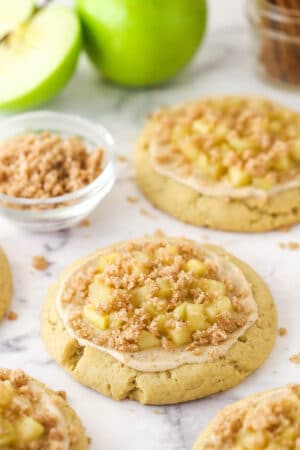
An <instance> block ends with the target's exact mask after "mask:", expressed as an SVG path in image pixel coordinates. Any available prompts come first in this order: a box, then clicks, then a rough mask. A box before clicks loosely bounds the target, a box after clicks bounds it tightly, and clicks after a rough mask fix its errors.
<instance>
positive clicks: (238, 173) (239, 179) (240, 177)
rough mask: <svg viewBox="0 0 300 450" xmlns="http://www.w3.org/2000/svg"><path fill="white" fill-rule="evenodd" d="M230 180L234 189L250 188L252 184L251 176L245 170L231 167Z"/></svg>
mask: <svg viewBox="0 0 300 450" xmlns="http://www.w3.org/2000/svg"><path fill="white" fill-rule="evenodd" d="M229 180H230V182H231V184H232V186H234V187H241V186H248V185H249V184H250V183H251V176H250V174H249V173H247V172H246V171H245V170H242V169H239V168H238V167H231V169H229Z"/></svg>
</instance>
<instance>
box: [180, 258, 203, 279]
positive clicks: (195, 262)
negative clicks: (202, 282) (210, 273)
mask: <svg viewBox="0 0 300 450" xmlns="http://www.w3.org/2000/svg"><path fill="white" fill-rule="evenodd" d="M184 269H185V270H186V271H187V272H192V273H194V274H195V275H198V276H199V277H202V276H203V275H205V274H206V272H207V270H208V267H207V264H205V262H202V261H200V260H199V259H195V258H192V259H189V260H188V262H187V263H186V265H185V267H184Z"/></svg>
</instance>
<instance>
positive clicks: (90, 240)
mask: <svg viewBox="0 0 300 450" xmlns="http://www.w3.org/2000/svg"><path fill="white" fill-rule="evenodd" d="M224 3H225V2H221V1H220V0H212V13H213V14H214V15H215V14H219V15H218V17H216V16H213V15H212V17H211V21H212V27H211V32H210V34H209V35H208V38H207V41H206V45H205V48H204V49H203V51H202V52H200V54H199V57H198V58H197V59H196V60H195V61H194V63H193V64H192V65H191V66H190V67H189V68H188V69H187V70H186V71H185V73H184V74H182V75H181V76H180V77H179V78H178V79H177V80H175V81H174V82H173V83H171V84H169V85H167V86H164V87H162V88H157V89H151V90H148V91H141V90H140V91H129V90H122V89H120V88H117V87H114V86H112V85H110V84H109V83H106V82H103V81H101V80H100V79H99V77H98V76H97V75H96V74H95V72H94V71H93V70H92V69H91V67H90V66H89V65H88V64H87V63H86V61H85V60H84V59H83V60H82V62H81V64H80V67H79V69H78V72H77V74H76V76H75V78H74V79H73V81H72V82H71V83H70V84H69V86H68V87H67V88H66V89H65V90H64V92H63V93H62V94H61V95H60V96H59V97H57V98H56V99H55V100H53V101H52V102H51V103H49V104H48V105H46V107H45V108H47V109H53V110H60V111H66V112H72V113H78V114H81V115H83V116H86V117H89V118H90V119H92V120H94V121H95V122H101V123H102V124H104V125H105V126H107V127H108V128H109V129H110V131H111V132H112V133H113V134H114V136H115V138H116V140H117V147H118V151H119V153H120V154H124V155H127V156H128V157H130V154H131V150H132V146H133V143H134V140H135V137H136V134H137V131H138V130H139V128H140V127H141V126H142V124H143V122H144V118H145V116H146V115H147V113H148V112H150V111H151V110H152V109H153V108H155V107H157V106H159V105H162V104H166V103H172V102H175V101H181V100H184V99H189V98H192V97H195V96H201V95H208V94H220V93H249V94H252V93H258V94H265V95H269V96H270V97H272V98H273V99H275V100H280V101H282V102H283V103H285V104H286V105H290V106H294V107H296V108H297V107H298V108H299V109H300V101H299V94H298V96H297V95H296V94H293V93H291V92H284V91H279V90H275V89H274V88H272V87H271V86H268V85H266V84H264V83H263V82H262V81H261V80H260V79H258V78H256V76H255V74H254V73H253V70H252V66H251V52H250V48H249V42H248V30H247V29H246V28H245V23H244V21H243V18H242V8H241V3H242V2H240V0H237V1H235V0H231V1H230V2H228V4H230V5H231V7H229V8H227V10H226V11H221V8H220V5H221V4H222V7H223V8H224ZM223 19H224V20H223ZM127 195H135V196H138V198H139V203H137V204H134V205H132V204H128V203H127V202H126V196H127ZM141 208H145V209H146V210H147V211H149V212H150V213H151V216H152V217H146V216H144V215H142V214H141V213H140V209H141ZM91 221H92V226H91V227H89V228H76V229H73V230H68V231H63V232H60V233H54V234H47V235H33V234H30V233H28V232H25V231H22V230H20V229H19V228H17V226H15V225H14V224H12V223H9V222H7V221H6V220H4V219H0V245H1V246H3V247H4V249H5V250H6V252H7V254H8V255H9V258H10V261H11V265H12V269H13V275H14V285H15V291H14V299H13V305H12V309H13V310H15V311H17V313H18V314H19V318H18V320H17V321H16V322H9V321H5V322H4V323H2V324H1V329H0V366H7V367H23V368H24V369H25V370H26V371H28V372H29V373H30V374H31V375H33V376H35V377H37V378H39V379H41V380H43V381H44V382H46V383H47V384H48V385H49V386H51V387H52V388H55V389H65V390H66V391H67V392H68V397H69V401H70V402H71V404H72V405H73V406H74V407H75V408H76V410H77V411H78V414H79V415H80V416H81V418H82V420H83V422H84V424H85V426H86V428H87V432H88V434H89V436H91V437H92V446H91V449H92V450H101V449H105V450H120V449H124V450H141V449H142V448H143V449H144V450H157V449H164V450H190V449H191V447H192V444H193V442H194V440H195V438H196V436H197V434H198V433H199V432H200V431H201V429H202V428H203V426H205V424H206V423H207V422H208V420H209V419H210V417H212V416H213V415H214V414H215V413H216V411H218V410H219V409H220V408H221V407H223V406H224V405H226V404H228V403H230V402H232V401H234V400H236V399H239V398H241V397H243V396H246V395H248V394H251V393H253V392H256V391H259V390H262V389H266V388H271V387H274V386H279V385H282V384H285V383H288V382H297V381H298V382H299V381H300V368H299V367H297V366H294V365H293V364H292V363H290V362H289V360H288V359H289V356H291V355H292V354H294V353H297V352H299V351H300V339H299V320H300V297H299V292H300V276H299V275H300V250H298V251H294V252H291V251H288V250H282V249H280V248H279V247H278V243H279V242H287V241H291V240H298V241H300V235H299V232H300V227H295V228H294V229H293V230H292V231H290V232H289V233H283V232H274V233H269V234H258V235H241V234H232V233H222V232H214V231H207V230H204V229H197V228H195V227H192V226H188V225H184V224H181V223H180V222H178V221H177V220H175V219H172V218H170V217H167V216H166V215H165V214H163V213H160V212H159V211H156V210H154V209H153V208H152V207H151V205H150V204H149V203H148V202H147V201H146V200H145V199H144V198H143V197H142V195H141V194H140V193H139V192H138V190H137V188H136V186H135V183H134V181H133V179H132V178H131V169H130V165H127V164H123V165H122V164H120V165H119V180H118V182H117V184H116V186H115V188H114V190H113V192H112V193H111V194H110V195H109V196H108V198H107V199H106V200H105V201H104V202H103V203H102V204H101V205H100V207H99V208H98V209H97V211H95V212H94V214H93V215H92V217H91ZM158 227H159V228H161V229H163V230H164V231H166V232H168V233H170V234H173V235H176V234H180V235H182V234H185V235H186V236H189V237H192V238H195V239H198V240H200V241H201V240H202V239H203V238H204V237H208V238H209V242H213V243H216V244H219V245H222V246H224V247H226V248H227V249H228V250H229V251H231V252H233V253H234V254H236V255H237V256H238V257H241V258H242V259H244V260H245V261H247V262H248V263H249V264H251V265H252V266H253V267H255V268H256V269H257V271H258V272H259V273H260V274H261V275H262V276H263V277H264V278H265V279H266V281H267V282H268V283H269V285H270V287H271V290H272V292H273V294H274V297H275V301H276V304H277V308H278V313H279V324H280V326H284V327H287V329H288V335H287V336H286V337H278V339H277V344H276V347H275V349H274V351H273V353H272V355H271V357H270V358H269V359H268V361H267V362H266V363H265V364H264V365H263V367H262V368H260V369H259V370H258V371H257V372H256V373H255V374H254V375H252V376H251V377H249V378H248V379H247V380H246V381H245V382H243V383H242V384H241V385H240V386H238V387H236V388H235V389H232V390H230V391H228V392H226V393H223V394H218V395H215V396H212V397H210V398H208V399H205V400H199V401H195V402H191V403H189V404H183V405H178V406H170V407H146V406H141V405H138V404H135V403H134V402H128V401H125V402H122V403H116V402H114V401H112V400H110V399H107V398H105V397H102V396H101V395H99V394H97V393H95V392H92V391H91V390H89V389H87V388H84V387H82V386H80V385H78V384H76V383H75V382H74V381H73V380H72V379H71V378H70V377H69V376H68V375H67V374H66V373H65V372H64V371H63V370H62V369H61V368H60V367H59V366H58V365H57V364H56V363H55V362H54V361H53V360H52V359H51V358H50V357H49V355H48V354H47V352H46V351H45V348H44V346H43V343H42V342H41V340H40V337H39V317H40V312H41V308H42V304H43V301H44V298H45V293H46V290H47V287H48V286H49V284H50V283H51V282H52V281H53V280H54V279H55V277H56V276H57V275H58V273H59V272H60V271H61V269H62V268H63V267H64V266H65V265H66V264H68V263H69V262H70V261H72V260H73V259H74V258H77V257H78V256H81V255H84V254H87V253H89V252H90V251H93V250H94V249H95V247H100V246H102V245H105V244H109V243H111V242H114V241H116V240H120V239H126V238H131V237H134V236H138V235H142V234H144V233H151V232H153V231H154V230H155V229H156V228H158ZM37 254H39V255H40V254H42V255H45V256H46V258H47V259H48V260H49V261H50V263H51V264H50V266H49V268H48V269H47V270H46V271H45V272H36V271H34V270H33V269H32V268H31V260H32V257H33V255H37Z"/></svg>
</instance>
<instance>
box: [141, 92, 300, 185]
mask: <svg viewBox="0 0 300 450" xmlns="http://www.w3.org/2000/svg"><path fill="white" fill-rule="evenodd" d="M164 119H165V120H164ZM151 120H152V121H154V122H155V123H156V125H157V126H156V127H155V128H154V127H153V130H154V131H153V133H154V136H153V138H155V139H156V140H158V142H159V140H160V136H162V139H163V141H164V149H165V148H167V144H168V143H170V152H169V156H170V158H171V159H173V161H174V162H175V163H176V164H175V166H176V167H178V168H180V165H182V164H183V165H184V167H185V168H186V167H188V173H189V174H191V173H192V174H193V173H194V174H195V175H196V177H197V178H198V175H199V172H200V174H201V175H202V176H204V177H205V178H207V179H209V180H210V181H212V182H226V183H227V182H229V183H230V185H231V186H232V187H233V188H236V189H238V188H239V189H241V188H244V187H247V186H254V187H255V188H256V189H261V190H264V191H268V190H269V189H271V188H272V186H273V185H272V186H270V185H269V184H267V183H266V182H264V180H265V179H266V177H267V175H270V174H271V175H273V176H274V183H275V184H280V183H284V182H286V181H289V180H292V179H294V177H295V174H297V175H299V174H300V114H299V113H297V112H293V111H290V110H288V109H286V108H284V107H281V106H279V105H276V104H274V103H272V102H270V101H267V100H264V99H260V100H257V99H250V98H246V97H245V98H243V97H237V98H235V99H233V98H232V97H231V98H230V97H226V98H225V97H224V98H216V99H205V100H199V101H198V102H193V103H192V104H191V103H187V104H185V105H182V106H180V107H178V108H170V109H168V108H164V110H163V111H160V112H158V113H157V115H154V116H153V117H152V119H151ZM166 122H167V123H169V124H170V126H169V127H168V128H167V129H166V127H165V126H164V124H165V123H166ZM151 138H152V136H149V140H150V141H151ZM174 148H175V149H176V151H174ZM164 151H165V150H164ZM157 157H158V162H159V163H162V164H163V163H165V164H168V163H169V161H170V159H168V158H165V159H164V161H165V162H163V161H160V160H159V153H157ZM172 167H174V165H173V166H172ZM179 172H180V170H179ZM259 180H261V182H260V181H259Z"/></svg>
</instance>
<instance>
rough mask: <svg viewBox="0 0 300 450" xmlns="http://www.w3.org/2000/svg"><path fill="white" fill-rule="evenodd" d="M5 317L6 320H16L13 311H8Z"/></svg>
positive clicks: (16, 316) (15, 314)
mask: <svg viewBox="0 0 300 450" xmlns="http://www.w3.org/2000/svg"><path fill="white" fill-rule="evenodd" d="M7 318H8V320H17V318H18V314H17V313H16V312H15V311H8V313H7Z"/></svg>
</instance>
